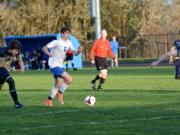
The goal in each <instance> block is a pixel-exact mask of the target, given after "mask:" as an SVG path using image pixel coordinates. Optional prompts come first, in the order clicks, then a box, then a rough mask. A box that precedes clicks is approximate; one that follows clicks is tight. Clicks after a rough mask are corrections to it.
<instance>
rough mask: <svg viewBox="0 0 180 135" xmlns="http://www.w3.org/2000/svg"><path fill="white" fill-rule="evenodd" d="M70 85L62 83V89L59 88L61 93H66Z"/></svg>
mask: <svg viewBox="0 0 180 135" xmlns="http://www.w3.org/2000/svg"><path fill="white" fill-rule="evenodd" d="M68 86H69V85H67V84H66V83H64V82H63V83H62V85H61V87H60V89H59V92H60V93H64V92H65V90H67V88H68Z"/></svg>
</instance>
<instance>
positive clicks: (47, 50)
mask: <svg viewBox="0 0 180 135" xmlns="http://www.w3.org/2000/svg"><path fill="white" fill-rule="evenodd" d="M42 50H43V52H44V53H45V54H46V55H47V56H49V57H52V54H51V52H49V49H48V46H47V45H46V46H44V47H43V48H42Z"/></svg>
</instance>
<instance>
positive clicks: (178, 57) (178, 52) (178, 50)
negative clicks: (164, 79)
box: [150, 40, 180, 79]
mask: <svg viewBox="0 0 180 135" xmlns="http://www.w3.org/2000/svg"><path fill="white" fill-rule="evenodd" d="M166 57H169V64H173V59H174V57H175V70H176V73H175V79H180V40H176V41H175V42H174V47H172V48H171V50H170V51H169V52H167V53H165V54H164V55H162V56H161V57H160V58H159V60H157V61H154V62H152V63H151V65H150V66H151V67H154V66H158V65H159V63H161V62H162V61H163V60H165V59H166Z"/></svg>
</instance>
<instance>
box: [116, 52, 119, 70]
mask: <svg viewBox="0 0 180 135" xmlns="http://www.w3.org/2000/svg"><path fill="white" fill-rule="evenodd" d="M115 57H116V58H115V67H118V65H119V62H118V54H116V55H115Z"/></svg>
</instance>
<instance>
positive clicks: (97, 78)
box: [92, 75, 100, 83]
mask: <svg viewBox="0 0 180 135" xmlns="http://www.w3.org/2000/svg"><path fill="white" fill-rule="evenodd" d="M99 79H100V76H99V75H97V76H96V77H95V78H94V80H92V83H95V82H96V81H97V80H99Z"/></svg>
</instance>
